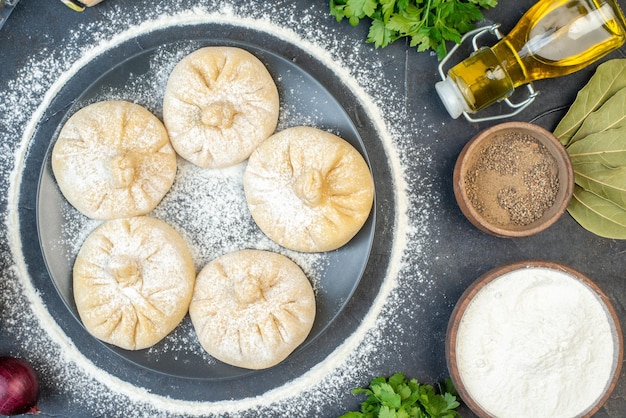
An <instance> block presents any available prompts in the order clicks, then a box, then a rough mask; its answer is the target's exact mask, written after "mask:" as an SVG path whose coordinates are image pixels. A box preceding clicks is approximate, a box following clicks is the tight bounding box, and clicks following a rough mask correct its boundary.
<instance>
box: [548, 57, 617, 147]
mask: <svg viewBox="0 0 626 418" xmlns="http://www.w3.org/2000/svg"><path fill="white" fill-rule="evenodd" d="M624 87H626V58H621V59H612V60H609V61H606V62H604V63H602V64H600V65H599V66H598V68H597V69H596V72H595V73H594V74H593V76H592V77H591V78H590V79H589V82H588V83H587V84H586V85H585V87H583V88H582V89H581V90H580V91H579V92H578V95H577V96H576V99H575V100H574V103H573V104H572V106H571V107H570V108H569V110H568V111H567V113H566V114H565V116H564V117H563V119H561V121H560V122H559V124H558V125H557V127H556V129H555V130H554V135H555V136H556V137H557V138H559V140H560V141H561V143H562V144H563V145H565V146H568V145H569V144H570V142H571V139H572V138H573V137H574V135H575V134H576V131H577V130H578V128H579V127H580V126H581V125H582V124H583V122H584V121H585V118H587V116H589V115H590V114H591V112H593V111H595V110H597V109H598V108H600V106H602V105H603V104H604V103H605V102H606V101H607V100H608V99H609V98H610V97H611V96H613V95H614V94H615V93H617V92H618V91H619V90H621V89H622V88H624Z"/></svg>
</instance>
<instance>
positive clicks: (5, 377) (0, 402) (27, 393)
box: [0, 357, 39, 415]
mask: <svg viewBox="0 0 626 418" xmlns="http://www.w3.org/2000/svg"><path fill="white" fill-rule="evenodd" d="M38 398H39V381H38V380H37V374H35V370H33V368H32V367H31V365H30V364H28V362H26V361H24V360H21V359H18V358H15V357H0V414H2V415H18V414H25V413H38V412H39V409H38V408H37V400H38Z"/></svg>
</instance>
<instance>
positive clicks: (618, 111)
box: [570, 64, 626, 145]
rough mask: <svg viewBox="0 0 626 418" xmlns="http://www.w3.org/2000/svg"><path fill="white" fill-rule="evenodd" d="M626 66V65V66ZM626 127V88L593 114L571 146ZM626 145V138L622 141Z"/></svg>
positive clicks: (571, 142) (581, 127)
mask: <svg viewBox="0 0 626 418" xmlns="http://www.w3.org/2000/svg"><path fill="white" fill-rule="evenodd" d="M625 65H626V64H625ZM622 127H626V88H623V89H621V90H620V91H618V92H616V93H615V94H614V95H613V96H611V97H610V98H609V99H608V100H607V101H606V102H605V103H604V104H603V105H602V106H601V107H600V108H599V109H598V110H596V111H595V112H592V113H591V114H590V115H589V116H588V117H587V118H586V119H585V121H584V122H583V123H582V125H581V126H580V128H579V129H578V131H576V134H574V136H573V137H572V139H571V141H570V144H571V145H575V143H576V141H578V140H581V139H583V138H585V137H586V136H587V135H591V134H594V133H598V132H603V131H607V130H609V129H620V128H622ZM622 141H623V142H625V143H626V137H624V138H623V139H622Z"/></svg>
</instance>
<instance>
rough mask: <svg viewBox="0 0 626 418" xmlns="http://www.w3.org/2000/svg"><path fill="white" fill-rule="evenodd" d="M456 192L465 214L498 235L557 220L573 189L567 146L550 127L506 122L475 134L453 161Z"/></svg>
mask: <svg viewBox="0 0 626 418" xmlns="http://www.w3.org/2000/svg"><path fill="white" fill-rule="evenodd" d="M453 181H454V183H453V185H454V196H455V198H456V201H457V203H458V205H459V207H460V209H461V211H462V212H463V214H464V215H465V216H466V218H467V219H468V220H469V221H470V222H471V223H472V224H473V225H474V226H475V227H477V228H478V229H480V230H481V231H483V232H487V233H489V234H491V235H495V236H498V237H525V236H529V235H533V234H536V233H538V232H540V231H543V230H544V229H546V228H548V227H549V226H550V225H552V224H553V223H554V222H556V221H557V220H558V219H559V218H560V216H561V215H562V214H563V213H564V212H565V210H566V209H567V206H568V204H569V202H570V200H571V197H572V195H573V192H574V171H573V168H572V163H571V161H570V159H569V155H568V154H567V151H566V150H565V148H564V147H563V145H562V144H561V143H560V142H559V140H558V139H557V138H556V137H555V136H554V135H553V134H552V133H550V132H548V131H547V130H545V129H544V128H541V127H540V126H537V125H533V124H531V123H527V122H506V123H501V124H499V125H495V126H492V127H490V128H487V129H485V130H483V131H481V132H479V133H478V134H477V135H475V136H474V137H473V138H472V139H471V140H470V141H469V142H468V143H467V144H466V145H465V146H464V147H463V150H461V153H460V154H459V157H458V159H457V161H456V164H455V167H454V179H453Z"/></svg>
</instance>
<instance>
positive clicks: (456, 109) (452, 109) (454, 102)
mask: <svg viewBox="0 0 626 418" xmlns="http://www.w3.org/2000/svg"><path fill="white" fill-rule="evenodd" d="M435 89H436V90H437V94H439V98H440V99H441V101H442V102H443V104H444V106H445V107H446V110H447V111H448V113H449V114H450V116H452V118H453V119H456V118H458V117H459V116H461V113H463V112H467V111H469V107H468V106H467V102H466V101H465V99H464V98H463V95H462V94H461V91H460V90H459V87H458V86H457V85H456V84H455V83H454V81H453V80H452V79H451V78H450V77H446V79H445V80H443V81H440V82H438V83H436V84H435Z"/></svg>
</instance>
